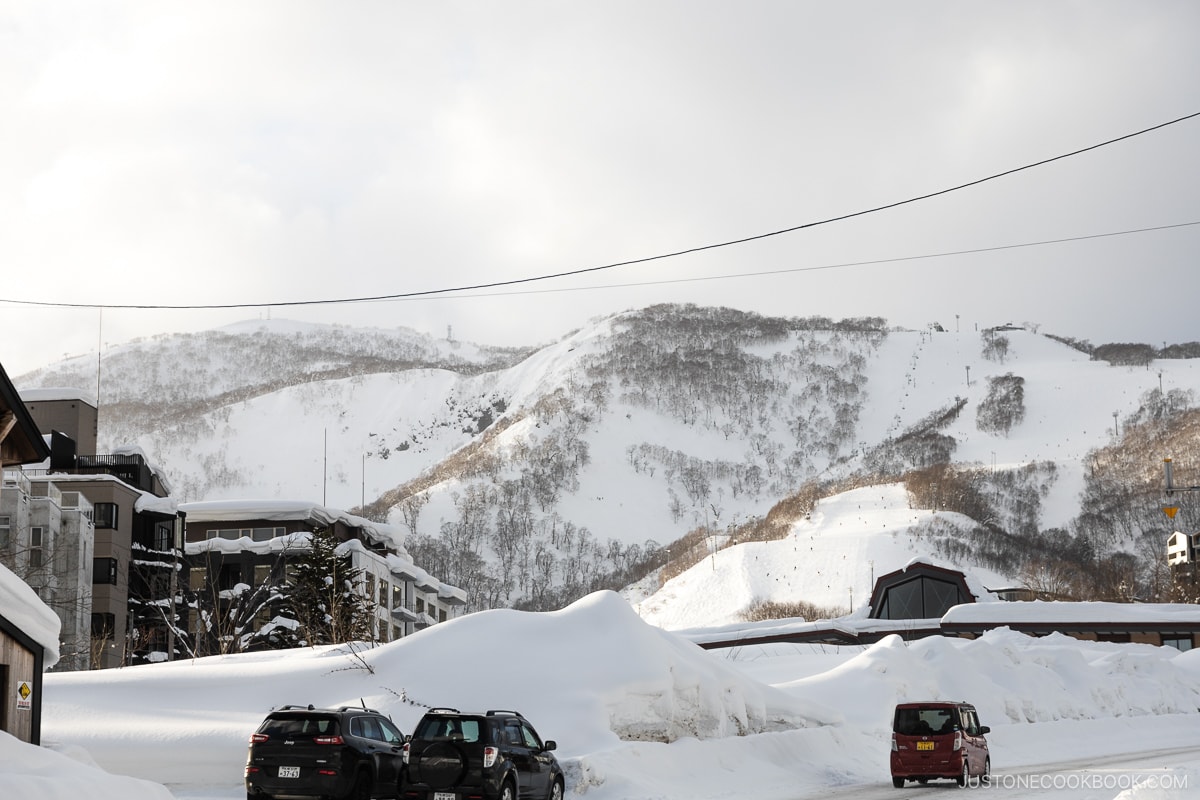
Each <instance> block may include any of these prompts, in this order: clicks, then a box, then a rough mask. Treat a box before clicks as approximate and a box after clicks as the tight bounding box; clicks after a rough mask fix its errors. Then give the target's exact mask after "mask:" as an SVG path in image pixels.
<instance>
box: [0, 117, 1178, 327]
mask: <svg viewBox="0 0 1200 800" xmlns="http://www.w3.org/2000/svg"><path fill="white" fill-rule="evenodd" d="M1196 117H1200V111H1196V112H1193V113H1191V114H1186V115H1184V116H1182V117H1177V118H1176V119H1173V120H1168V121H1166V122H1160V123H1159V124H1157V125H1152V126H1150V127H1148V128H1143V129H1141V130H1138V131H1134V132H1132V133H1127V134H1124V135H1122V136H1118V137H1116V138H1113V139H1108V140H1106V141H1103V142H1098V143H1096V144H1093V145H1089V146H1087V147H1082V148H1079V149H1077V150H1072V151H1070V152H1067V153H1061V154H1059V155H1057V156H1051V157H1050V158H1044V159H1042V160H1040V161H1034V162H1032V163H1029V164H1025V165H1023V166H1020V167H1013V168H1012V169H1007V170H1004V171H1002V172H997V173H994V174H992V175H988V176H985V177H983V178H976V179H975V180H972V181H968V182H966V183H960V184H958V185H956V186H950V187H947V188H945V189H939V190H937V191H933V192H927V193H925V194H921V195H917V196H915V197H910V198H908V199H906V200H897V201H895V202H892V203H886V204H884V205H881V206H874V207H872V208H866V209H862V210H859V211H852V212H850V213H847V214H840V215H838V216H834V217H827V218H825V219H820V220H816V221H813V222H805V223H802V224H800V225H793V226H791V227H788V228H781V229H779V230H775V231H769V232H767V233H759V234H755V235H752V236H744V237H741V238H738V239H729V240H727V241H723V242H715V243H712V244H706V245H698V246H696V247H689V248H685V249H683V250H675V251H673V252H668V253H660V254H658V255H653V256H645V257H643V258H635V259H630V260H628V261H616V262H613V263H611V264H602V265H599V266H595V267H583V268H581V269H575V270H566V271H563V272H555V273H550V274H546V275H534V276H529V277H525V278H514V279H511V280H506V281H493V282H490V283H478V284H472V285H467V286H456V287H444V288H441V289H426V290H423V291H418V292H400V293H396V294H387V295H375V296H367V297H348V298H334V299H324V300H284V301H273V302H263V303H209V304H198V305H169V304H158V303H153V304H152V303H144V304H142V303H139V304H107V303H64V302H51V301H35V300H13V299H5V298H0V302H6V303H12V304H16V305H25V306H43V307H54V308H98V309H104V308H110V309H146V310H163V311H190V310H214V309H237V308H280V307H297V306H316V305H340V304H346V303H365V302H375V301H382V300H407V299H414V298H425V297H435V296H438V295H449V294H457V293H459V292H469V291H475V290H479V289H496V288H500V287H502V286H517V285H521V284H526V283H534V282H537V281H545V280H553V279H555V278H565V277H569V276H573V275H585V274H588V273H593V272H600V271H603V270H610V269H615V268H617V267H628V266H632V265H634V264H645V263H647V262H650V261H661V260H663V259H668V258H676V257H679V256H684V255H690V254H692V253H700V252H703V251H705V250H716V249H718V248H723V247H732V246H734V245H739V244H746V243H748V242H754V241H758V240H760V239H768V238H771V237H774V236H782V235H783V234H787V233H794V232H796V231H801V230H806V229H808V228H815V227H817V226H820V225H829V224H831V223H834V222H842V221H845V220H848V219H853V218H855V217H862V216H866V215H868V214H875V213H878V212H880V211H887V210H889V209H893V208H899V207H900V206H904V205H910V204H912V203H917V202H920V201H922V200H929V199H931V198H934V197H940V196H942V195H946V194H950V193H951V192H957V191H961V190H962V189H967V188H970V187H972V186H978V185H980V184H983V183H987V182H989V181H994V180H997V179H999V178H1003V177H1006V176H1008V175H1014V174H1016V173H1018V172H1024V171H1026V170H1030V169H1033V168H1035V167H1041V166H1045V165H1046V164H1051V163H1054V162H1055V161H1062V160H1064V159H1067V158H1071V157H1073V156H1077V155H1081V154H1083V153H1087V152H1090V151H1092V150H1097V149H1099V148H1101V147H1107V146H1108V145H1111V144H1116V143H1118V142H1122V141H1125V140H1126V139H1132V138H1134V137H1135V136H1141V135H1143V134H1146V133H1151V132H1153V131H1157V130H1160V129H1162V128H1166V127H1168V126H1170V125H1175V124H1178V123H1180V122H1185V121H1187V120H1190V119H1195V118H1196Z"/></svg>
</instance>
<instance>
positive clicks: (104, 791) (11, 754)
mask: <svg viewBox="0 0 1200 800" xmlns="http://www.w3.org/2000/svg"><path fill="white" fill-rule="evenodd" d="M0 776H2V779H0V784H2V785H3V786H4V796H5V797H8V798H37V799H38V800H78V799H79V798H80V797H88V798H102V799H103V798H122V800H171V793H170V792H169V791H167V789H166V788H165V787H163V786H160V785H157V784H154V783H151V782H149V781H144V780H139V779H138V778H130V777H126V776H124V775H110V774H109V773H107V772H105V771H103V770H102V769H100V768H99V767H97V766H96V765H95V763H94V762H92V761H91V759H90V758H89V757H88V754H87V753H86V752H84V751H82V750H80V749H79V748H65V749H64V750H63V752H55V751H54V750H50V749H47V748H44V747H36V746H34V745H31V744H26V743H25V742H22V741H20V740H19V739H16V738H14V737H13V736H11V735H9V734H7V733H4V732H3V731H0Z"/></svg>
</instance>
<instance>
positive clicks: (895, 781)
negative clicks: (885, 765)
mask: <svg viewBox="0 0 1200 800" xmlns="http://www.w3.org/2000/svg"><path fill="white" fill-rule="evenodd" d="M892 786H895V787H896V788H897V789H903V788H904V778H897V777H896V776H895V775H893V776H892Z"/></svg>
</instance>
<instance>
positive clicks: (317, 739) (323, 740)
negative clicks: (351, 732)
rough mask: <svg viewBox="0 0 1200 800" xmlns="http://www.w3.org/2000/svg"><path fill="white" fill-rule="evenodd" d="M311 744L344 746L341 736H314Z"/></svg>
mask: <svg viewBox="0 0 1200 800" xmlns="http://www.w3.org/2000/svg"><path fill="white" fill-rule="evenodd" d="M313 744H345V740H343V739H342V737H341V736H314V737H313Z"/></svg>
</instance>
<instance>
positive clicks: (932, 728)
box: [893, 708, 954, 736]
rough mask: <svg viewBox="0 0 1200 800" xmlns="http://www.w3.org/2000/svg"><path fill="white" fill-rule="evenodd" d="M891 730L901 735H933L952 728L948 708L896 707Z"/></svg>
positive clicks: (952, 717)
mask: <svg viewBox="0 0 1200 800" xmlns="http://www.w3.org/2000/svg"><path fill="white" fill-rule="evenodd" d="M893 730H895V731H896V733H898V734H900V735H902V736H933V735H936V734H943V733H950V732H951V731H953V730H954V715H953V714H952V713H951V711H950V709H948V708H897V709H896V719H895V724H894V726H893Z"/></svg>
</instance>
